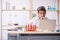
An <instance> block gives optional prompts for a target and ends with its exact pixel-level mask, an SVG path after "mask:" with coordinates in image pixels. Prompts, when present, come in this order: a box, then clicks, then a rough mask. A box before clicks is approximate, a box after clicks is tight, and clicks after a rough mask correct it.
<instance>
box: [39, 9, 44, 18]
mask: <svg viewBox="0 0 60 40" xmlns="http://www.w3.org/2000/svg"><path fill="white" fill-rule="evenodd" d="M38 16H39V18H44V17H45V11H43V10H40V11H39V13H38Z"/></svg>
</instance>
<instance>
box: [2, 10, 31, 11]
mask: <svg viewBox="0 0 60 40" xmlns="http://www.w3.org/2000/svg"><path fill="white" fill-rule="evenodd" d="M2 11H30V10H2Z"/></svg>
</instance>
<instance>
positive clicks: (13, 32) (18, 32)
mask: <svg viewBox="0 0 60 40" xmlns="http://www.w3.org/2000/svg"><path fill="white" fill-rule="evenodd" d="M8 33H11V34H60V32H20V31H8Z"/></svg>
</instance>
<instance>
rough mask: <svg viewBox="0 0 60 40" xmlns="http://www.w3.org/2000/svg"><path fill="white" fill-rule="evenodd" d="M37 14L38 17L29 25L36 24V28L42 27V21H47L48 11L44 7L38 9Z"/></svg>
mask: <svg viewBox="0 0 60 40" xmlns="http://www.w3.org/2000/svg"><path fill="white" fill-rule="evenodd" d="M37 12H38V16H37V17H34V18H33V19H32V20H30V21H29V23H28V24H35V25H36V26H39V25H40V20H44V19H47V18H46V17H45V15H46V9H45V7H44V6H41V7H38V8H37Z"/></svg>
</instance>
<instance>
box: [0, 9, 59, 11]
mask: <svg viewBox="0 0 60 40" xmlns="http://www.w3.org/2000/svg"><path fill="white" fill-rule="evenodd" d="M1 11H37V10H20V9H19V10H1ZM46 11H60V10H46Z"/></svg>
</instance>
